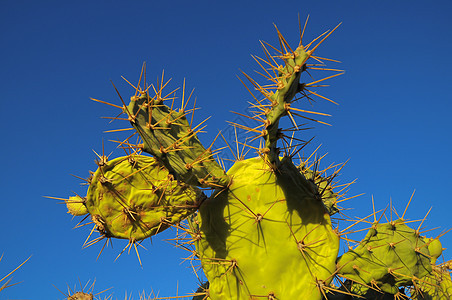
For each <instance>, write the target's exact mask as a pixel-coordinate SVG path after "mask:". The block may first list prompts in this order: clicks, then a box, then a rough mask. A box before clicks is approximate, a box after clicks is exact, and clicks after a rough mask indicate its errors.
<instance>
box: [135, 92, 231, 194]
mask: <svg viewBox="0 0 452 300" xmlns="http://www.w3.org/2000/svg"><path fill="white" fill-rule="evenodd" d="M163 100H164V98H162V97H161V96H160V93H157V94H156V96H155V97H154V98H151V97H150V96H149V94H148V93H146V92H141V94H140V96H133V97H131V101H130V104H129V106H128V108H127V112H128V114H129V119H130V120H131V124H132V126H133V127H134V128H135V129H136V131H137V132H138V133H139V134H140V136H141V138H142V139H143V142H144V145H143V149H142V150H143V151H145V152H147V153H150V154H152V155H153V156H154V157H156V159H158V160H159V161H161V162H162V163H163V164H164V165H165V167H166V168H167V169H168V170H169V171H170V173H171V174H173V175H174V176H175V178H176V179H177V180H181V181H183V182H185V183H187V184H191V185H195V186H202V187H219V186H226V185H227V184H228V182H229V178H228V177H227V176H226V174H225V172H224V170H223V169H222V168H221V167H220V165H219V164H218V163H217V162H216V161H215V159H214V158H213V154H212V152H211V149H210V148H208V149H205V148H204V146H203V145H202V144H201V142H200V141H199V139H198V137H197V136H196V131H194V129H192V128H191V126H190V123H189V122H188V120H187V117H186V115H187V113H186V112H184V110H183V109H181V110H173V109H172V108H170V107H168V106H166V105H165V104H164V103H163Z"/></svg>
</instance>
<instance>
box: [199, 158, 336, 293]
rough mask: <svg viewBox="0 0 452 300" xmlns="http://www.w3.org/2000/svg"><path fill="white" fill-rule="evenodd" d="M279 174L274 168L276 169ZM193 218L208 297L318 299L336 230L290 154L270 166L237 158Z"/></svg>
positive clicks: (329, 265) (326, 279) (328, 269)
mask: <svg viewBox="0 0 452 300" xmlns="http://www.w3.org/2000/svg"><path fill="white" fill-rule="evenodd" d="M275 174H276V175H275ZM228 175H230V176H231V178H232V183H231V185H230V186H229V189H227V190H226V189H224V190H222V191H220V192H218V193H217V194H216V195H214V196H212V197H211V198H210V199H208V200H206V201H205V202H204V203H203V205H202V206H201V207H200V211H199V215H198V216H197V217H196V218H195V219H194V220H192V227H193V230H194V232H197V233H198V234H197V236H198V238H197V240H196V248H197V252H198V254H199V256H200V258H201V263H202V266H203V269H204V272H205V274H206V276H207V278H208V280H209V283H210V287H209V296H210V298H211V299H214V300H217V299H227V300H230V299H321V298H322V293H323V290H322V287H323V286H327V285H328V284H329V282H330V281H331V279H332V273H333V272H334V271H335V269H336V268H335V262H336V257H337V253H338V249H339V237H338V236H337V235H336V233H335V232H334V230H333V229H332V226H331V220H330V216H329V214H328V212H327V211H326V210H325V208H324V205H323V203H322V201H321V200H319V199H318V198H316V197H315V194H316V191H315V190H314V189H313V187H312V185H311V184H310V183H309V182H308V181H307V180H306V179H305V178H304V177H303V176H301V173H300V172H299V170H298V169H297V168H296V167H295V166H293V164H292V162H291V161H290V160H288V159H283V160H282V163H281V167H280V168H279V169H278V170H276V171H275V173H274V172H273V171H271V169H270V168H269V166H268V165H267V164H266V162H265V161H264V160H263V159H261V158H253V159H248V160H244V161H238V162H236V163H235V164H234V166H233V167H232V168H231V169H230V170H229V171H228Z"/></svg>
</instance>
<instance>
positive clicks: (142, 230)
mask: <svg viewBox="0 0 452 300" xmlns="http://www.w3.org/2000/svg"><path fill="white" fill-rule="evenodd" d="M202 195H203V194H202V193H201V192H200V191H199V190H198V189H194V188H191V187H189V186H187V185H185V184H182V183H178V182H177V181H175V180H173V178H172V176H171V175H170V174H169V173H168V171H167V170H166V169H165V167H163V166H162V165H161V164H160V163H159V162H157V161H156V160H155V159H154V158H152V157H148V156H139V155H136V156H126V157H120V158H116V159H114V160H112V161H110V162H107V163H105V164H103V165H101V166H99V168H98V169H97V171H96V172H95V173H94V174H93V177H92V180H91V184H90V186H89V189H88V194H87V197H86V207H87V209H88V211H89V213H90V214H91V219H92V220H93V222H94V223H95V224H96V225H97V229H98V230H99V231H100V232H101V233H103V234H105V235H106V236H107V237H115V238H122V239H129V240H133V241H138V240H142V239H145V238H147V237H149V236H151V235H154V234H156V233H158V232H161V231H162V230H164V229H166V228H167V227H169V225H170V224H175V223H178V222H180V221H181V220H183V219H184V218H186V217H187V216H188V215H189V214H191V213H193V212H194V211H195V210H196V209H197V207H198V205H199V201H200V199H201V197H202Z"/></svg>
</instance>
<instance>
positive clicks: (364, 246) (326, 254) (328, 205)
mask: <svg viewBox="0 0 452 300" xmlns="http://www.w3.org/2000/svg"><path fill="white" fill-rule="evenodd" d="M305 28H306V24H305V26H304V28H301V25H300V42H299V44H298V45H297V46H296V47H294V48H291V46H290V45H289V43H288V42H287V41H286V39H285V38H284V37H283V36H282V34H281V33H280V31H279V30H278V29H277V33H278V42H279V45H280V47H279V49H278V48H276V47H273V46H270V45H269V44H266V43H262V47H263V50H264V55H265V59H263V58H259V57H254V56H253V58H255V60H256V62H257V63H258V64H259V66H260V67H261V68H262V70H261V71H260V72H258V73H259V74H261V75H263V77H264V78H265V79H267V80H269V81H270V83H269V84H268V82H266V84H260V83H258V81H257V80H254V79H252V78H251V77H250V76H248V75H247V74H245V73H244V75H245V77H246V78H247V79H248V80H249V81H250V83H251V85H252V89H253V90H254V92H253V91H251V89H250V88H249V87H248V86H246V85H245V86H246V88H247V89H248V91H249V92H250V93H251V94H252V97H253V98H254V100H255V101H253V102H252V103H251V108H252V109H251V111H250V114H249V115H244V114H241V113H238V115H240V116H241V117H245V118H247V120H248V121H249V122H254V123H255V124H253V125H249V124H239V123H235V122H230V123H231V124H232V126H233V127H234V130H242V131H245V134H246V138H245V139H244V140H241V141H239V140H238V138H237V135H236V141H235V143H236V145H237V152H236V153H235V152H234V151H232V147H231V146H230V145H229V143H228V142H227V141H226V140H225V141H226V143H227V148H229V149H231V151H232V152H233V156H234V158H235V159H234V160H233V165H232V167H231V168H230V169H229V170H227V171H226V168H225V167H224V165H225V164H224V161H223V160H222V159H218V160H216V158H217V155H218V154H220V152H219V151H216V150H214V148H213V145H214V143H215V140H216V139H215V140H214V142H212V144H211V145H210V146H209V147H207V148H206V147H204V146H203V145H202V144H201V142H200V140H199V139H198V137H197V134H198V133H200V132H201V131H202V130H203V129H204V127H205V126H204V125H203V124H204V122H205V120H204V121H202V122H201V123H200V124H199V125H196V126H194V125H193V119H194V118H193V117H194V112H195V110H196V109H197V108H196V107H195V105H193V108H191V109H190V108H189V109H187V107H188V102H189V100H190V97H191V95H190V97H188V99H187V98H186V97H185V82H184V86H183V89H182V97H181V99H182V101H181V102H182V103H181V105H180V108H179V109H176V108H175V99H176V96H175V91H173V92H170V93H168V94H166V95H165V93H164V91H163V90H164V88H165V86H166V85H167V84H168V82H166V83H165V82H164V81H163V75H162V78H161V80H160V81H159V82H158V83H157V84H156V85H152V84H151V85H148V84H147V83H146V82H145V78H146V76H145V74H146V70H145V64H144V65H143V70H142V73H141V75H140V79H139V81H138V85H136V86H133V85H132V86H133V87H134V89H135V94H134V95H133V96H132V97H131V98H130V102H129V103H128V104H126V103H125V102H124V100H123V98H122V97H121V96H120V95H119V96H120V99H121V102H122V106H120V105H116V104H111V103H108V102H105V101H103V100H97V99H93V100H95V101H97V102H101V103H104V104H108V105H110V106H113V107H116V108H119V109H120V110H121V113H120V115H125V117H119V116H116V117H114V118H113V119H120V120H126V121H127V122H128V123H129V125H131V126H132V128H127V130H129V129H132V130H134V133H133V134H132V136H129V137H128V138H126V139H125V140H123V141H118V143H119V148H123V149H124V150H125V151H126V152H128V153H129V154H128V155H127V156H124V157H119V158H116V159H113V160H111V161H109V160H108V158H107V157H105V156H104V155H102V156H99V155H98V158H99V160H98V161H97V164H98V169H97V171H96V172H94V173H92V176H91V177H90V178H89V179H88V180H87V182H88V184H89V188H88V192H87V196H86V197H80V196H74V197H70V198H69V199H64V200H65V202H66V205H67V208H68V212H69V213H70V214H72V215H75V216H83V215H85V214H89V215H90V217H91V221H92V223H94V228H93V230H97V231H98V232H100V234H101V236H100V237H99V238H96V239H94V240H91V241H88V242H86V244H85V245H86V246H89V245H92V244H94V243H97V242H98V241H99V240H101V239H103V238H107V240H108V239H111V238H119V239H126V240H128V241H129V244H128V246H131V245H132V244H133V245H135V247H136V244H135V243H136V242H137V241H141V240H143V239H145V238H147V237H150V236H152V235H155V234H157V233H159V232H161V231H162V230H164V229H166V228H168V227H171V226H174V227H176V228H177V233H178V239H176V240H177V242H176V244H177V245H178V246H180V247H181V248H184V249H187V250H189V251H190V252H191V256H190V257H191V258H192V259H193V260H200V262H201V266H202V268H203V271H204V274H205V276H206V277H207V279H208V281H207V282H205V283H204V284H202V285H201V286H200V287H199V288H198V289H197V290H196V292H194V293H192V294H191V295H192V296H194V298H193V299H196V300H199V299H203V300H205V299H212V300H230V299H247V300H248V299H255V300H258V299H269V300H275V299H278V300H288V299H290V300H292V299H310V300H316V299H317V300H321V299H337V300H339V299H341V300H345V299H357V298H364V299H392V298H394V299H407V298H410V297H411V298H412V299H427V298H428V297H430V298H428V299H435V300H436V299H440V300H442V299H449V298H447V297H449V296H450V290H451V281H450V275H449V273H447V272H444V267H443V268H442V269H441V268H439V267H438V265H436V259H437V258H438V256H439V255H440V254H441V252H442V246H441V244H440V243H439V241H438V239H427V238H425V237H422V236H421V235H420V233H419V230H413V229H411V228H410V227H409V226H408V225H407V224H408V222H406V220H404V219H403V217H402V218H400V219H398V220H396V221H392V217H391V221H390V222H389V221H388V223H379V222H377V221H376V219H375V222H374V223H373V224H372V227H371V228H370V230H369V232H368V233H367V235H366V237H365V238H364V239H363V240H362V241H361V242H359V243H358V245H357V246H356V247H355V248H350V250H349V251H348V252H346V253H344V254H343V255H342V256H341V257H340V258H337V257H338V253H339V245H340V239H341V238H342V237H343V236H344V235H346V233H344V232H342V231H340V230H339V225H338V224H339V221H341V220H343V219H349V218H348V217H347V216H346V215H345V213H344V212H342V211H341V208H340V207H339V206H338V203H339V202H341V201H343V200H345V199H344V198H343V197H344V194H345V192H346V191H347V190H348V187H349V185H350V184H351V183H346V184H341V185H338V184H337V182H336V181H335V177H336V176H337V175H338V174H339V171H340V170H341V169H342V166H340V167H338V166H339V165H334V164H333V165H330V166H329V167H328V168H326V169H325V170H319V169H318V164H319V162H320V160H321V159H315V160H314V162H313V163H312V162H309V159H306V158H305V157H304V156H302V155H300V150H302V149H303V148H304V147H305V146H306V145H308V144H309V142H310V141H309V140H308V139H299V138H296V137H294V134H295V133H297V132H305V131H304V130H305V129H306V128H304V127H303V125H300V124H298V123H297V121H296V119H298V118H302V119H303V120H308V121H313V122H317V123H325V122H323V121H321V120H320V118H322V117H324V116H329V115H327V114H325V113H320V112H316V111H312V110H310V109H306V108H304V107H300V106H302V105H303V104H305V103H306V102H309V104H311V103H312V102H313V97H317V98H321V99H323V100H327V101H329V102H332V103H335V102H334V101H332V100H330V99H328V98H327V97H325V96H322V95H320V94H319V93H318V92H317V91H314V88H318V87H321V86H322V85H323V83H321V82H323V81H324V80H328V79H331V78H333V77H336V76H339V75H341V74H342V71H341V70H337V69H329V68H326V67H325V62H326V61H334V60H332V59H328V58H323V57H319V56H316V55H315V54H314V52H315V51H316V49H317V48H318V47H319V46H320V45H321V44H322V43H323V42H324V41H325V40H326V39H327V38H328V37H329V36H330V35H331V34H332V32H333V31H334V30H335V29H336V28H337V27H336V28H334V29H333V30H330V31H327V32H325V33H324V34H322V35H320V36H319V37H318V38H316V39H314V40H313V41H312V42H310V43H308V44H305V45H303V41H302V40H303V35H304V31H305ZM267 45H268V47H267ZM269 49H270V50H269ZM273 50H274V51H275V52H273ZM271 52H273V53H271ZM311 61H312V62H311ZM325 70H327V71H333V72H335V74H333V75H331V76H327V77H324V78H322V79H320V80H314V81H311V82H304V80H305V79H307V80H310V79H309V78H311V74H310V73H308V72H310V71H315V72H317V71H325ZM143 75H144V76H143ZM143 78H144V79H143ZM320 83H321V84H320ZM115 89H116V87H115ZM256 92H257V93H258V96H256V95H255V94H256ZM118 94H119V92H118ZM317 117H319V119H317ZM283 118H286V120H288V121H289V122H291V124H292V126H291V127H290V128H285V129H283V128H280V121H281V120H282V119H283ZM281 124H284V123H283V122H281ZM288 132H289V133H291V134H288ZM133 136H137V137H138V141H137V143H136V144H133V143H132V142H131V138H132V137H133ZM223 139H224V137H223ZM239 146H240V148H242V150H239ZM225 148H226V147H225ZM250 152H254V153H255V155H254V157H249V156H250V155H249V153H250ZM147 154H148V155H151V156H147ZM329 170H334V171H333V174H331V175H326V173H327V171H329ZM337 187H340V190H339V191H337V189H336V188H337ZM206 190H209V192H207V194H208V195H210V196H209V197H207V196H206V194H205V192H206ZM344 190H345V192H344ZM336 213H339V214H340V216H339V217H338V219H336V220H335V221H332V216H333V215H334V214H336ZM374 215H375V212H374ZM187 218H188V221H184V220H185V219H187ZM92 232H93V231H92ZM92 232H91V233H92ZM181 232H182V233H181ZM91 233H90V236H91ZM345 240H346V241H347V242H348V241H349V239H347V238H345ZM438 243H439V244H438ZM137 254H138V251H137ZM446 273H447V274H446ZM341 278H342V279H341ZM410 289H411V296H409V295H410ZM424 297H427V298H424Z"/></svg>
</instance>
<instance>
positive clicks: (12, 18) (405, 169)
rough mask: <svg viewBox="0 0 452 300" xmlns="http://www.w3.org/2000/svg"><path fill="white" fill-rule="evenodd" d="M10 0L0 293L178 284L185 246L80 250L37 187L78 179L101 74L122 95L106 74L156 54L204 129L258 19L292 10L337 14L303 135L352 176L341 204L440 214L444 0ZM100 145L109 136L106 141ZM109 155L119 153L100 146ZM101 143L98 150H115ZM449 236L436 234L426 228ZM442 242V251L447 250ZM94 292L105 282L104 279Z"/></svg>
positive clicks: (447, 57) (282, 23) (447, 137)
mask: <svg viewBox="0 0 452 300" xmlns="http://www.w3.org/2000/svg"><path fill="white" fill-rule="evenodd" d="M275 3H277V2H276V1H222V2H218V1H77V2H73V1H21V0H14V1H13V0H3V1H2V3H1V9H0V28H1V29H0V30H1V32H0V43H1V47H0V66H1V71H0V82H1V89H0V99H1V112H2V118H1V119H0V126H1V133H2V142H1V147H0V153H1V156H2V172H1V175H0V176H1V187H2V188H1V191H2V196H1V198H2V200H1V204H2V205H1V209H0V228H2V230H1V231H2V234H1V237H0V253H3V254H4V258H3V260H2V261H1V262H0V278H1V276H2V275H5V274H6V273H8V272H9V271H10V270H12V269H13V268H14V267H15V266H16V265H18V264H20V263H21V262H22V261H23V260H25V259H26V258H28V257H29V256H30V255H32V258H31V260H30V261H29V262H28V263H27V264H26V265H24V267H23V268H22V269H21V270H19V271H18V272H17V273H16V274H15V275H14V279H13V281H14V282H19V281H21V282H22V283H20V285H17V286H14V287H12V288H10V289H7V290H5V291H4V292H2V293H1V294H0V299H2V300H3V299H63V298H64V296H63V295H62V294H60V293H59V292H58V291H57V290H56V289H55V288H54V287H53V286H52V285H55V286H56V287H58V288H59V289H61V290H64V289H65V287H66V284H69V285H70V286H71V287H72V286H74V285H75V284H77V283H78V280H79V279H80V280H81V282H82V283H85V282H86V281H88V280H93V279H96V287H95V291H97V292H99V291H102V290H103V289H106V288H109V287H114V289H113V290H112V291H114V297H118V298H121V299H122V298H123V297H124V293H125V291H127V292H128V293H129V294H130V292H132V293H133V295H135V298H138V297H137V296H138V293H139V292H140V291H143V290H144V291H146V292H150V291H151V289H153V290H154V291H160V295H161V296H172V295H175V294H176V289H177V286H179V294H185V293H189V292H191V291H192V290H193V289H194V288H196V284H197V283H196V278H195V277H194V276H193V275H191V271H190V268H189V265H188V264H186V263H184V264H180V263H181V262H182V260H181V257H184V256H185V255H186V253H184V252H182V251H179V250H177V249H174V248H173V247H172V246H171V245H169V244H168V243H166V242H164V241H162V239H164V238H171V237H172V236H173V233H172V232H166V233H165V234H162V236H157V237H155V238H154V239H153V244H152V245H151V243H149V242H145V243H144V245H145V246H146V248H147V249H148V250H147V251H141V257H142V261H143V268H140V266H139V264H138V262H137V259H136V257H135V255H133V254H131V255H123V256H122V257H121V258H120V259H119V260H117V261H116V262H114V258H115V257H116V255H117V254H118V253H119V252H120V250H121V249H122V248H123V247H124V244H123V243H121V241H120V242H117V241H116V242H114V244H113V245H114V248H113V249H111V248H108V249H105V250H104V253H103V254H102V256H101V257H100V259H99V260H97V261H96V256H97V254H98V252H99V250H100V245H96V246H93V247H91V248H89V249H84V250H82V249H81V245H82V244H83V242H84V240H85V237H86V235H87V234H88V229H87V228H83V229H76V230H73V229H72V227H74V226H75V225H76V223H77V221H78V220H77V219H74V220H71V217H70V216H69V215H68V214H66V209H65V207H64V206H63V205H59V204H56V201H53V200H50V199H46V198H43V196H56V197H68V196H70V195H72V192H77V193H83V192H84V189H83V187H80V185H79V184H80V181H79V180H78V179H76V178H74V177H72V176H71V175H70V174H75V175H78V176H82V177H86V176H87V175H88V170H94V169H95V164H94V162H93V161H94V159H95V155H94V153H93V152H92V149H95V150H96V151H98V150H100V149H101V143H102V139H104V140H108V139H111V138H115V137H116V136H115V135H113V134H105V133H103V131H105V130H109V129H116V128H118V127H119V126H118V124H115V123H113V124H108V121H106V120H104V119H100V117H101V116H111V115H112V114H113V113H114V111H113V110H112V109H109V108H108V107H105V106H104V105H101V104H99V103H95V102H93V101H90V100H89V97H94V98H100V99H103V100H107V101H111V102H114V103H119V99H118V98H117V96H116V94H115V92H114V89H113V88H112V86H111V83H110V79H111V80H113V81H114V83H115V84H116V85H117V86H118V88H119V90H120V92H121V93H122V94H123V95H124V96H126V98H128V96H127V95H130V94H131V93H132V90H131V89H130V87H129V86H128V85H127V84H126V83H125V82H124V81H123V80H122V79H121V76H125V77H126V78H130V79H131V80H133V81H136V80H137V78H138V75H139V70H140V67H141V64H142V62H143V61H146V62H147V65H148V78H149V79H150V81H155V80H154V79H155V78H156V77H157V76H158V75H159V74H160V73H161V71H162V69H165V72H166V74H168V76H169V77H172V78H173V80H172V84H173V87H176V86H177V85H180V84H181V83H182V81H183V78H186V79H187V87H188V88H189V89H191V88H195V89H196V90H195V95H196V96H197V99H198V100H197V101H198V102H197V103H198V105H199V107H201V108H202V110H201V111H199V112H198V115H197V116H196V117H197V120H198V121H201V120H203V119H204V118H205V117H207V116H209V115H211V116H212V118H211V119H210V120H209V121H208V127H207V133H206V134H204V135H203V136H202V137H201V139H202V140H203V141H204V142H205V144H208V143H209V142H210V141H211V140H212V139H213V138H214V137H215V135H216V133H217V131H218V129H224V128H225V127H226V126H227V125H226V124H227V123H226V122H225V121H226V120H232V119H233V118H234V115H233V114H232V113H230V112H229V111H230V110H235V111H243V110H244V109H245V107H246V101H248V100H250V97H249V95H248V93H247V91H246V90H245V88H244V87H243V86H242V84H241V83H240V81H239V80H238V79H237V77H236V74H239V69H242V70H244V71H246V72H249V73H252V71H253V70H254V69H257V68H258V66H257V65H256V63H255V62H254V61H253V59H252V58H251V56H250V54H257V55H261V54H262V52H261V49H260V44H259V40H265V41H269V42H275V41H276V39H275V38H276V34H275V30H274V27H273V23H276V24H277V25H278V27H279V28H280V30H281V31H282V32H283V33H284V34H285V36H286V37H287V38H288V40H289V41H291V42H292V43H293V44H296V43H298V40H297V36H298V14H300V16H301V18H302V20H304V19H305V18H306V16H307V14H310V22H309V24H308V29H307V33H306V39H307V40H309V39H312V38H314V37H315V36H317V35H319V34H321V33H322V32H324V31H325V30H327V29H331V28H333V27H334V26H336V25H337V24H338V23H339V22H343V24H342V25H341V26H340V27H339V29H338V30H337V31H336V32H335V33H334V34H333V35H332V36H331V37H330V38H329V39H328V40H327V41H326V42H325V43H324V44H323V45H322V46H321V48H320V49H319V50H318V55H320V56H326V57H331V58H334V59H338V60H340V61H342V63H341V64H340V65H337V64H336V65H332V66H334V67H339V68H343V69H345V70H346V73H345V75H343V76H341V77H339V78H336V79H334V80H331V81H330V83H331V87H328V88H325V89H324V91H322V92H323V94H324V95H325V96H328V97H330V98H333V99H334V100H336V101H338V102H339V103H340V105H339V106H335V105H332V104H329V103H325V102H324V101H318V103H319V105H318V106H316V107H315V109H316V110H319V111H323V112H327V113H330V114H332V115H333V117H332V118H330V119H328V122H330V123H331V124H332V125H333V126H331V127H329V126H316V128H315V129H314V130H312V131H311V134H312V135H315V136H316V138H315V140H314V144H315V145H318V144H322V145H323V146H322V148H321V149H322V151H323V153H326V152H328V156H327V158H326V161H327V162H341V161H345V160H347V159H350V160H349V163H348V165H347V166H346V167H345V168H344V169H343V171H342V178H343V179H342V180H343V181H344V182H346V181H350V180H353V179H355V178H358V181H357V183H356V184H355V185H354V186H353V187H352V188H351V191H350V195H354V194H360V193H365V195H364V196H361V197H359V198H357V199H354V200H351V201H349V202H348V203H345V204H344V206H345V207H347V208H352V207H353V208H354V210H353V211H350V212H349V214H351V215H353V216H365V215H367V214H370V213H371V211H372V209H371V205H370V203H371V200H370V199H371V196H372V195H373V196H374V199H375V201H376V206H377V208H378V209H382V208H384V207H385V206H386V205H387V203H388V202H389V199H390V198H392V200H393V203H394V206H395V207H396V208H397V210H398V211H403V209H404V207H405V204H406V203H407V201H408V200H409V198H410V196H411V194H412V192H413V190H414V189H416V194H415V196H414V199H413V203H412V204H411V207H410V209H409V211H408V213H407V214H408V217H409V218H411V219H416V218H422V217H423V216H424V215H425V213H426V212H427V211H428V209H429V208H430V207H433V209H432V212H431V213H430V215H429V217H428V221H427V222H425V223H424V225H426V226H427V227H428V228H434V227H438V226H440V227H441V229H438V230H435V231H433V232H431V233H429V234H430V235H431V236H436V235H437V234H439V233H441V231H442V230H446V229H449V228H451V227H452V225H451V223H450V212H451V208H452V206H451V204H450V201H451V199H450V197H451V196H450V194H451V193H450V188H451V179H452V176H451V170H452V158H451V155H450V154H451V150H452V138H451V132H452V125H451V122H450V112H451V111H452V104H451V103H452V97H451V92H450V87H451V82H452V75H451V74H452V73H451V67H452V59H451V54H450V53H451V49H452V38H451V34H450V31H451V29H452V19H451V17H450V15H451V12H452V2H450V1H431V2H429V3H428V4H427V2H425V1H291V0H288V1H283V2H281V3H284V5H281V4H275ZM106 147H107V149H108V151H111V150H113V149H114V147H115V146H114V145H113V144H111V143H107V144H106ZM115 154H117V155H121V153H120V152H118V151H116V152H115ZM115 154H114V155H115ZM442 242H443V245H444V246H445V247H450V245H452V234H448V235H446V236H445V237H443V238H442ZM451 251H452V250H449V251H446V252H445V256H446V259H451V256H452V254H451V253H452V252H451ZM108 293H110V292H107V294H108Z"/></svg>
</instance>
